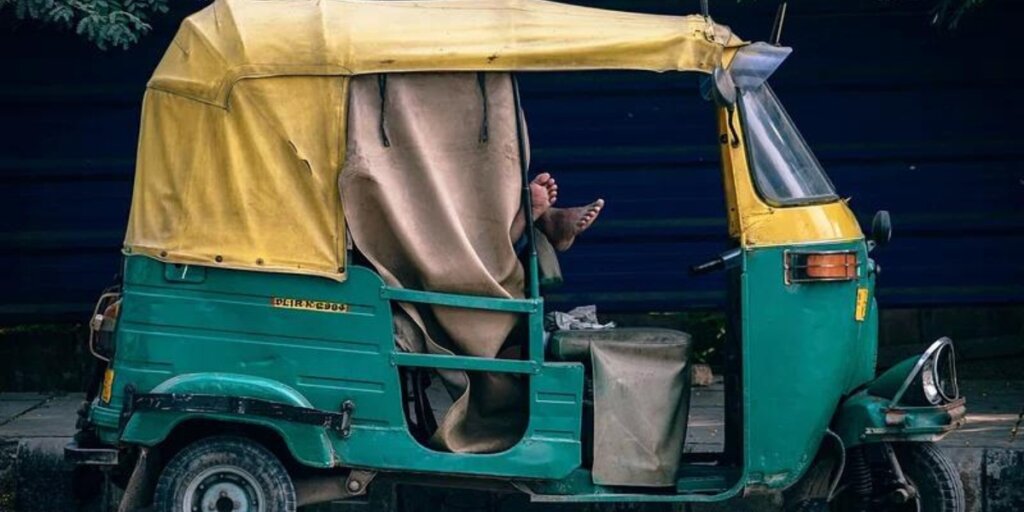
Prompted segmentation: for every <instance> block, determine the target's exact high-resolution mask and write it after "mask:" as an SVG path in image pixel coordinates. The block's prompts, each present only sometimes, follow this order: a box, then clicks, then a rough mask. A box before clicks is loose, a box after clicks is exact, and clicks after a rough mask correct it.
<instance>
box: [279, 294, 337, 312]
mask: <svg viewBox="0 0 1024 512" xmlns="http://www.w3.org/2000/svg"><path fill="white" fill-rule="evenodd" d="M270 305H271V306H273V307H275V308H285V309H305V310H306V311H319V312H321V313H347V312H348V304H342V303H340V302H327V301H323V300H307V299H288V298H284V297H273V298H271V299H270Z"/></svg>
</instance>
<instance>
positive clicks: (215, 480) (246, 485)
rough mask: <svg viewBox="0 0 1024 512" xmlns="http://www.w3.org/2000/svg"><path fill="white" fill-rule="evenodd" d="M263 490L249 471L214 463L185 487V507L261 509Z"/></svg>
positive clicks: (195, 511) (210, 511) (227, 511)
mask: <svg viewBox="0 0 1024 512" xmlns="http://www.w3.org/2000/svg"><path fill="white" fill-rule="evenodd" d="M264 503H265V500H264V499H263V490H262V489H260V486H259V484H257V483H256V478H254V477H253V476H252V475H251V474H249V472H248V471H245V470H243V469H241V468H239V467H237V466H226V465H225V466H214V467H212V468H208V469H206V470H204V471H203V472H202V473H199V474H198V475H196V477H195V478H193V479H192V482H191V483H189V486H188V488H186V489H185V495H184V497H183V500H182V505H184V506H183V510H186V511H191V512H262V511H263V510H264V508H263V506H264V505H263V504H264Z"/></svg>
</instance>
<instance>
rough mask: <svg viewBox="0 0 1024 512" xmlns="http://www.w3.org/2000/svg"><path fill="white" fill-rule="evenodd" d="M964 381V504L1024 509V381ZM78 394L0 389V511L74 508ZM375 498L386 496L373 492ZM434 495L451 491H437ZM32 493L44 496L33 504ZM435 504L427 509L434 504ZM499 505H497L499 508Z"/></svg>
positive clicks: (708, 408) (697, 439)
mask: <svg viewBox="0 0 1024 512" xmlns="http://www.w3.org/2000/svg"><path fill="white" fill-rule="evenodd" d="M962 385H963V392H964V394H965V395H966V396H967V397H968V400H969V403H968V410H969V414H968V424H967V426H966V427H965V428H963V429H962V430H961V431H959V432H957V433H955V434H953V435H951V436H949V437H948V438H947V439H946V440H945V441H943V443H942V446H943V447H944V448H945V449H946V450H947V451H948V452H949V453H950V455H951V456H952V457H953V458H954V460H955V461H956V463H957V464H958V466H959V467H960V470H961V474H962V477H963V479H964V481H965V484H967V488H968V490H969V492H968V498H969V500H970V507H969V512H1018V511H1024V432H1022V433H1021V436H1020V437H1019V438H1016V439H1015V438H1014V437H1013V436H1012V435H1011V431H1012V429H1013V427H1014V425H1015V423H1016V422H1017V419H1018V415H1019V414H1020V413H1021V410H1022V408H1024V381H984V380H973V381H966V382H964V383H963V384H962ZM81 400H82V396H81V395H78V394H70V395H43V394H37V393H4V394H0V449H2V452H0V512H7V511H9V510H17V511H19V512H32V511H34V510H42V511H46V512H51V511H58V510H62V511H63V510H67V511H70V510H74V505H73V504H72V503H71V501H70V499H69V498H68V497H67V496H70V491H71V484H72V483H71V482H70V473H69V471H68V469H67V468H65V467H63V466H62V464H61V462H60V453H61V448H62V447H63V445H64V444H65V443H66V442H67V441H68V440H69V439H70V437H71V435H72V434H73V433H74V430H75V417H76V415H75V411H76V410H77V408H78V406H79V404H80V403H81ZM722 401H723V391H722V388H721V385H717V384H716V385H714V386H711V387H707V388H696V389H695V390H694V392H693V397H692V403H691V411H690V428H689V432H688V435H687V443H686V450H687V451H696V452H705V451H716V450H720V449H721V446H722V437H721V430H722ZM438 402H440V400H436V401H435V406H439V405H440V404H439V403H438ZM44 498H45V500H44ZM374 499H375V500H390V499H391V498H390V497H389V496H384V497H381V496H376V497H375V498H374ZM401 499H403V500H406V499H405V498H401ZM438 499H451V497H450V496H449V497H448V498H444V497H443V496H442V497H441V498H438ZM467 499H470V500H472V499H477V498H473V497H470V498H467ZM479 499H486V498H479ZM36 500H42V501H45V502H46V503H47V504H46V505H37V504H36ZM417 501H418V502H417V503H406V506H405V507H403V508H404V509H405V510H409V511H415V510H419V508H420V507H418V505H422V504H424V503H431V501H432V500H429V499H427V500H417ZM434 505H436V503H434ZM434 505H432V506H431V507H430V510H438V509H439V507H436V506H434ZM470 505H472V504H470ZM748 505H749V504H748ZM465 506H467V505H466V504H455V503H451V504H450V506H449V507H440V509H451V510H461V509H463V508H465ZM508 507H511V508H509V510H515V509H519V508H522V504H520V503H519V502H518V501H517V500H513V501H511V502H510V503H509V504H508ZM374 508H375V507H367V506H365V505H364V506H361V507H358V509H359V510H362V511H367V512H369V510H371V509H374ZM505 508H507V507H498V509H501V510H504V509H505ZM530 508H533V507H530ZM748 508H749V507H748V506H745V505H739V504H730V505H728V506H727V507H702V508H697V507H695V508H693V509H692V510H693V511H694V512H696V511H698V510H699V511H711V510H730V511H737V510H743V509H748ZM758 508H759V510H768V509H770V504H768V505H766V504H765V503H759V504H758ZM320 510H332V511H333V510H339V511H340V510H355V509H353V508H352V507H351V506H345V507H338V506H334V507H329V508H324V507H321V508H320ZM424 510H427V509H424ZM544 510H551V508H550V507H547V508H545V509H544ZM567 510H568V509H567ZM659 510H660V509H659Z"/></svg>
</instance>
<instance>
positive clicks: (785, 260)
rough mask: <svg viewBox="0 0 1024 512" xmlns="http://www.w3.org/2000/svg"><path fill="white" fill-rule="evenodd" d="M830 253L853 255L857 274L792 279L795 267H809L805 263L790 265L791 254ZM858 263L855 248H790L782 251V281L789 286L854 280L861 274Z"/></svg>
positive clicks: (814, 254) (858, 254)
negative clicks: (802, 264)
mask: <svg viewBox="0 0 1024 512" xmlns="http://www.w3.org/2000/svg"><path fill="white" fill-rule="evenodd" d="M830 254H852V255H853V256H854V260H855V261H854V264H853V267H854V268H855V269H856V270H857V272H856V274H857V275H856V276H854V277H815V278H800V279H794V278H793V269H795V268H802V269H806V268H809V267H808V266H807V265H804V266H797V265H792V264H791V261H790V259H791V257H792V256H800V255H808V256H810V255H813V256H819V255H830ZM860 263H861V262H860V253H859V252H858V251H857V250H856V249H833V250H831V251H811V250H798V251H794V250H792V249H786V250H785V251H782V269H783V281H784V282H785V283H786V285H787V286H789V285H791V284H793V283H821V282H835V281H856V280H857V279H860V277H861V274H860ZM816 267H819V268H836V267H843V268H849V267H850V265H849V264H845V265H816Z"/></svg>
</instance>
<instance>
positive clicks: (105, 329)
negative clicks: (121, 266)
mask: <svg viewBox="0 0 1024 512" xmlns="http://www.w3.org/2000/svg"><path fill="white" fill-rule="evenodd" d="M101 311H102V313H101ZM120 313H121V294H119V293H116V292H110V293H104V294H103V295H101V296H100V300H99V301H97V302H96V308H95V309H93V312H92V318H91V319H90V320H89V352H91V353H92V355H93V356H95V357H96V358H97V359H99V360H101V361H105V362H108V363H109V362H110V357H111V356H112V355H113V347H112V346H111V345H112V343H111V334H112V333H113V332H114V329H115V328H116V327H117V317H118V315H119V314H120Z"/></svg>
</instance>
